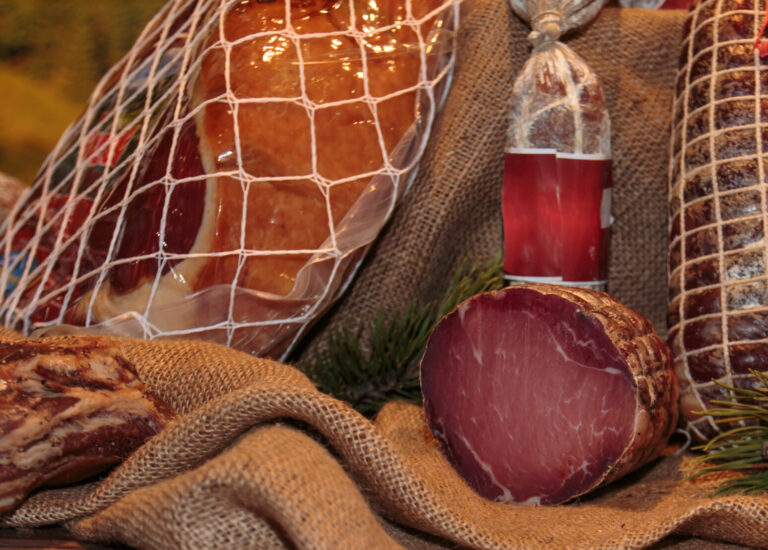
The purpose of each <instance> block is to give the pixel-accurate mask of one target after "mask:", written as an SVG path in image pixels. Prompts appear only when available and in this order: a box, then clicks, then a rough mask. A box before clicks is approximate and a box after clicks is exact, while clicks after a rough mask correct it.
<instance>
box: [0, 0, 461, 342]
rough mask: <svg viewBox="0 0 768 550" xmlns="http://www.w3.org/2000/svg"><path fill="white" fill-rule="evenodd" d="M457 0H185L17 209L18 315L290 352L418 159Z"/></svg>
mask: <svg viewBox="0 0 768 550" xmlns="http://www.w3.org/2000/svg"><path fill="white" fill-rule="evenodd" d="M458 3H459V0H419V1H412V0H379V1H377V2H370V1H363V0H349V1H347V0H336V1H331V0H316V1H304V2H297V1H289V0H285V2H279V1H275V2H260V1H257V0H250V1H249V0H245V1H234V0H228V1H225V0H220V1H219V0H197V1H194V0H173V1H170V2H169V3H168V4H167V5H166V7H165V8H164V9H163V10H162V11H161V13H159V14H158V15H157V17H155V18H154V19H153V21H152V22H151V23H150V24H149V25H148V26H147V28H146V29H145V30H144V32H143V33H142V35H141V36H140V38H139V39H138V41H137V43H136V44H135V46H134V47H133V49H132V50H131V51H130V52H129V54H128V55H127V56H126V57H125V58H124V59H123V61H122V62H121V63H120V64H118V65H117V66H116V67H114V68H113V69H112V70H111V71H110V72H109V73H108V74H107V75H106V76H105V78H104V79H103V80H102V81H101V83H100V84H99V85H98V86H97V88H96V90H95V91H94V93H93V95H92V97H91V99H90V102H89V104H88V107H87V109H86V111H85V114H84V115H83V116H82V118H81V119H80V120H78V121H77V122H76V123H75V124H74V125H73V126H72V127H70V128H69V130H68V131H67V132H66V134H65V135H64V136H63V137H62V139H61V140H60V142H59V143H58V145H57V146H56V148H55V149H54V151H53V152H52V154H51V155H50V156H49V158H48V160H47V161H46V163H45V164H44V166H43V168H42V169H41V171H40V174H39V176H38V178H37V180H36V181H35V183H34V185H33V187H32V189H31V190H30V192H29V194H28V195H27V196H26V198H25V199H24V200H22V201H21V202H20V203H19V204H18V206H17V207H16V208H15V210H14V211H13V212H12V213H11V215H10V216H9V219H8V221H7V223H6V224H5V226H4V235H3V243H2V246H3V260H2V262H3V263H2V275H1V276H0V288H3V289H4V292H5V299H4V301H3V303H2V306H0V315H2V321H3V323H4V324H5V325H6V326H10V327H15V328H17V329H21V330H23V331H25V332H30V331H33V330H35V329H37V330H38V332H45V331H46V329H48V328H49V327H55V326H58V325H77V326H87V327H91V330H92V331H94V332H102V333H112V334H120V335H127V336H134V337H145V338H154V337H176V338H180V337H196V338H206V339H208V340H211V341H215V342H218V343H223V344H226V345H230V346H233V347H237V348H240V349H244V350H248V351H250V352H253V353H258V354H269V355H272V356H276V357H280V356H283V355H284V354H285V353H286V352H287V350H289V349H290V347H291V346H292V345H293V343H295V342H296V341H297V339H298V337H299V336H300V334H301V333H302V331H303V330H304V329H305V328H306V327H307V326H308V325H309V324H310V323H311V321H312V320H313V319H315V318H316V317H317V316H318V314H319V313H321V312H322V311H324V310H325V309H327V307H328V306H329V305H330V304H331V302H332V301H333V300H334V299H335V298H336V297H337V296H338V295H339V294H340V293H341V292H342V291H343V289H344V287H345V286H346V285H347V284H348V282H349V280H350V278H351V276H352V274H353V272H354V271H355V269H356V268H357V266H358V264H359V263H360V261H361V259H362V256H363V253H364V251H365V249H366V247H367V246H368V245H369V244H370V243H371V241H372V240H373V239H374V238H375V237H376V235H377V233H378V232H379V230H380V229H381V227H382V226H383V224H384V223H385V221H386V219H387V218H388V217H389V215H390V214H391V212H392V210H393V208H394V206H395V204H396V202H397V200H398V199H399V197H401V196H402V194H403V192H404V191H405V190H406V189H407V187H408V185H409V183H410V181H411V179H412V176H413V174H414V172H415V167H416V165H417V163H418V160H419V158H420V155H421V152H422V150H423V149H424V147H425V144H426V139H427V136H428V133H429V128H430V125H431V122H432V120H433V117H434V114H435V111H436V109H437V108H438V106H439V104H440V102H441V99H442V96H443V95H444V92H445V89H446V87H447V82H448V80H449V76H450V72H451V67H452V62H453V57H452V56H453V50H452V40H453V34H452V29H453V28H455V26H456V24H457V21H456V18H457V17H458V11H459V10H458ZM56 330H61V329H56ZM49 332H50V329H49Z"/></svg>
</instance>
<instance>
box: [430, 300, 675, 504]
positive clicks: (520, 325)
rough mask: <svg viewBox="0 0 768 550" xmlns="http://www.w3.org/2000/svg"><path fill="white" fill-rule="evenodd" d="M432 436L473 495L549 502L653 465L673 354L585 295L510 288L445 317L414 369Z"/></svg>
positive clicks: (625, 316) (669, 428)
mask: <svg viewBox="0 0 768 550" xmlns="http://www.w3.org/2000/svg"><path fill="white" fill-rule="evenodd" d="M421 383H422V392H423V395H424V408H425V412H426V416H427V421H428V423H429V426H430V428H431V430H432V432H433V433H434V434H435V436H436V437H437V438H438V439H439V440H440V441H441V443H442V444H443V448H444V450H445V452H446V454H447V455H448V457H449V459H450V460H451V461H452V462H453V464H454V466H455V467H456V469H457V470H458V472H459V473H460V474H461V475H462V476H463V477H464V478H465V479H466V481H467V482H468V483H469V484H470V485H471V486H472V487H474V488H475V489H476V490H477V492H478V493H480V494H481V495H483V496H485V497H487V498H490V499H495V500H499V501H504V502H515V503H521V504H558V503H562V502H565V501H567V500H569V499H571V498H573V497H576V496H578V495H582V494H584V493H586V492H588V491H590V490H591V489H594V488H595V487H597V486H599V485H602V484H605V483H609V482H611V481H613V480H616V479H618V478H619V477H621V476H623V475H625V474H627V473H629V472H630V471H632V470H634V469H636V468H638V467H640V466H642V465H643V464H645V463H647V462H648V461H649V460H652V459H653V458H655V457H657V456H658V455H659V454H660V453H661V451H662V450H663V448H664V445H665V444H666V442H667V440H668V438H669V436H670V435H671V434H672V432H673V430H674V428H675V425H676V423H677V417H678V414H677V399H678V386H677V380H676V377H675V374H674V372H673V370H672V365H671V354H670V352H669V349H668V348H667V346H666V344H665V343H664V341H663V340H661V339H660V338H659V337H658V336H656V334H655V333H654V332H653V328H652V327H651V325H650V323H649V322H648V321H647V320H646V319H645V318H644V317H642V316H641V315H640V314H638V313H636V312H634V311H632V310H630V309H628V308H626V307H625V306H623V305H622V304H621V303H619V302H617V301H616V300H614V299H613V298H611V297H609V296H607V295H605V294H601V293H598V292H595V291H590V290H586V289H579V288H566V287H560V286H554V285H520V286H514V287H509V288H506V289H504V290H501V291H498V292H492V293H486V294H481V295H479V296H476V297H474V298H471V299H469V300H467V301H465V302H464V303H462V304H461V305H460V306H459V307H458V308H457V309H456V310H455V311H454V312H452V313H451V314H449V315H448V316H446V317H445V318H444V319H443V320H442V321H441V322H440V323H439V324H438V326H437V327H436V329H435V331H434V333H433V334H432V336H431V337H430V340H429V343H428V345H427V350H426V352H425V355H424V358H423V359H422V363H421Z"/></svg>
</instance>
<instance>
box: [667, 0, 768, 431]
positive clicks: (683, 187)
mask: <svg viewBox="0 0 768 550" xmlns="http://www.w3.org/2000/svg"><path fill="white" fill-rule="evenodd" d="M763 14H764V8H763V7H762V5H761V4H760V3H758V2H753V1H752V0H735V1H733V0H728V1H727V2H726V1H723V0H705V1H699V2H696V3H695V4H694V6H693V8H692V10H691V12H690V13H689V15H688V19H687V20H686V24H685V39H684V41H683V45H682V50H681V59H680V69H679V71H678V74H677V87H676V97H675V103H674V124H673V132H672V143H671V145H672V160H671V164H670V179H669V205H670V208H669V215H670V225H669V239H670V241H669V342H670V345H671V348H672V352H673V354H674V362H675V369H676V370H677V373H678V376H679V379H680V390H681V401H680V404H681V414H682V416H683V418H684V420H685V421H686V425H687V427H688V428H689V429H690V431H691V432H692V434H693V435H694V437H696V438H697V439H699V440H703V439H707V438H708V437H711V436H713V435H715V434H716V433H717V432H718V431H720V429H721V426H720V425H718V424H715V423H714V421H713V419H712V417H710V416H706V415H701V414H698V412H699V411H702V410H704V409H707V408H709V407H710V406H711V404H712V400H714V399H725V398H727V391H726V390H724V389H723V388H722V387H721V386H719V385H718V384H716V383H715V382H716V381H717V382H721V383H723V384H726V385H728V386H736V387H747V388H748V387H750V386H751V385H752V384H753V383H754V378H753V377H752V376H751V375H750V374H749V369H758V370H766V369H768V322H767V321H768V274H767V273H766V255H765V248H766V246H765V245H766V241H765V231H766V212H767V211H768V208H766V199H765V196H766V191H768V187H767V186H766V183H765V182H766V175H765V170H766V168H765V166H766V165H765V160H766V153H765V151H766V144H768V132H766V129H765V126H763V125H764V124H765V123H766V122H768V101H766V99H765V90H766V84H768V79H766V76H767V75H768V72H766V60H765V59H761V58H760V57H759V55H758V52H757V51H756V50H755V47H754V42H755V32H756V30H757V29H758V28H759V23H760V21H761V20H762V18H763ZM761 90H762V93H761Z"/></svg>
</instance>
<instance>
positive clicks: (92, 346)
mask: <svg viewBox="0 0 768 550" xmlns="http://www.w3.org/2000/svg"><path fill="white" fill-rule="evenodd" d="M173 416H174V413H173V411H172V410H171V409H170V408H169V407H168V406H167V405H165V404H164V403H163V402H162V401H160V400H159V399H157V398H155V397H153V396H151V395H149V394H148V393H147V391H146V388H145V387H144V384H143V383H142V382H141V381H140V380H139V379H138V377H137V375H136V371H135V369H134V367H133V365H131V363H129V362H128V361H127V360H126V359H125V358H124V357H123V356H122V355H121V354H120V352H119V351H117V350H116V349H113V348H110V347H105V346H104V345H103V344H101V343H100V342H99V341H98V340H96V339H94V338H81V339H77V340H71V341H68V342H67V343H66V344H62V345H53V344H49V343H44V342H43V341H34V340H24V341H18V342H17V341H14V342H0V513H2V512H6V511H8V510H10V509H12V508H14V507H15V506H16V505H17V504H18V503H19V502H20V501H22V500H23V499H24V498H25V497H26V496H27V494H29V492H30V491H32V490H33V489H35V488H36V487H38V486H40V485H42V484H63V483H71V482H74V481H78V480H80V479H83V478H85V477H88V476H90V475H92V474H94V473H97V472H99V471H100V470H103V469H104V468H106V467H108V466H111V465H113V464H115V463H117V462H120V461H122V460H123V459H125V458H126V457H127V456H128V455H129V454H130V453H131V452H133V451H134V450H135V449H136V448H137V447H139V446H140V445H141V444H142V443H144V441H146V440H147V439H148V438H149V437H151V436H152V435H154V434H155V433H157V432H158V431H159V430H160V429H161V428H162V427H163V426H164V425H165V424H166V423H167V422H168V420H169V419H171V418H172V417H173Z"/></svg>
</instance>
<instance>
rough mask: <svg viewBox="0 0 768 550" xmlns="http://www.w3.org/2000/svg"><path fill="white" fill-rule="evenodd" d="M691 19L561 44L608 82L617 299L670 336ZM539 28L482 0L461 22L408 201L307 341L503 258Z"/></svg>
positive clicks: (654, 14) (623, 22) (577, 36)
mask: <svg viewBox="0 0 768 550" xmlns="http://www.w3.org/2000/svg"><path fill="white" fill-rule="evenodd" d="M684 16H685V14H684V12H682V11H652V10H635V9H620V8H606V9H604V10H603V11H602V12H600V14H599V15H598V17H597V18H596V19H595V20H594V21H593V22H592V23H591V24H590V25H588V26H587V27H586V28H583V29H580V30H578V31H576V32H572V33H569V34H566V35H564V36H563V37H562V41H563V42H564V43H566V44H567V45H569V46H570V47H572V48H573V49H574V50H575V51H576V53H578V54H579V55H580V56H582V57H583V58H584V60H585V61H586V62H587V65H589V67H591V68H592V70H593V71H594V72H595V74H596V75H597V76H598V78H599V79H600V81H601V83H602V87H603V92H604V94H605V96H606V102H607V105H608V110H609V113H610V117H611V126H612V128H611V136H612V137H611V147H612V154H613V176H612V177H613V205H612V215H613V217H614V224H613V227H612V230H611V231H612V237H611V244H610V246H611V251H610V256H609V266H608V269H609V273H608V292H609V293H610V294H612V295H613V296H615V297H616V298H618V299H619V300H620V301H622V302H623V303H625V304H626V305H628V306H629V307H631V308H633V309H635V310H637V311H639V312H640V313H642V314H643V315H645V316H646V317H647V318H648V319H649V320H650V321H651V322H652V323H653V325H654V327H655V328H656V330H657V331H658V332H660V333H661V334H662V335H663V334H664V333H665V332H666V322H665V319H666V304H667V297H666V296H667V295H666V288H667V273H666V250H667V241H666V230H667V190H666V185H667V168H668V151H667V148H668V143H669V135H670V117H671V110H672V91H673V85H674V84H673V83H674V77H675V72H676V70H677V60H678V51H679V45H680V42H681V40H682V24H683V19H684ZM529 32H530V28H529V27H528V26H527V25H526V24H525V23H523V22H522V21H521V20H519V19H518V18H517V17H515V16H514V15H513V14H512V10H511V9H510V8H509V6H508V5H507V2H506V1H501V0H476V1H475V2H474V8H473V9H472V11H471V12H470V13H469V14H468V16H467V17H466V18H465V20H464V22H463V23H462V29H461V32H460V33H459V40H458V57H457V65H456V72H455V78H454V81H453V85H452V88H451V92H450V95H449V97H448V99H447V101H446V103H445V105H444V108H443V110H442V114H441V116H440V117H439V118H438V119H437V121H436V124H435V127H434V130H433V135H432V139H431V141H430V143H429V147H428V149H427V151H426V153H425V156H424V157H423V159H422V162H421V167H420V171H419V174H418V175H417V178H416V180H415V182H414V184H413V187H412V188H411V190H410V192H409V195H408V196H406V197H405V200H404V201H403V202H402V203H401V204H400V206H399V207H398V209H397V210H396V211H395V213H394V216H393V219H392V220H391V223H390V224H389V225H388V226H387V227H386V228H385V230H384V231H383V232H382V234H381V235H380V236H379V238H378V240H377V242H376V244H375V245H374V247H373V248H372V250H371V252H370V253H369V255H368V257H367V259H366V261H365V263H364V265H363V266H362V268H361V270H360V272H359V273H358V275H357V277H356V278H355V280H354V282H353V283H352V286H351V287H350V289H349V290H348V291H347V293H346V294H345V296H343V297H342V299H341V301H340V303H338V304H337V307H336V308H335V310H334V311H333V312H332V314H331V315H329V316H327V317H326V319H325V320H324V321H322V322H320V323H319V324H318V325H317V326H316V327H315V330H314V335H316V337H314V338H312V339H311V340H310V341H309V343H308V344H307V343H306V342H305V346H304V348H305V351H304V354H305V355H306V354H308V353H311V352H312V351H313V350H314V349H315V348H317V347H322V346H323V345H324V343H325V341H326V337H327V333H328V331H331V330H334V329H336V328H338V327H339V326H341V325H343V324H354V323H356V322H357V320H359V319H371V318H373V317H374V316H375V314H376V312H377V311H378V310H379V308H383V309H384V310H385V311H397V310H401V309H403V308H404V307H405V305H406V304H407V302H408V300H410V299H411V298H418V299H421V300H425V301H427V300H432V299H436V298H437V297H439V296H440V295H441V293H442V292H443V291H444V289H445V287H446V285H447V284H448V281H449V280H450V277H451V275H452V274H453V270H454V267H455V265H456V262H457V261H458V260H459V259H460V258H461V257H462V256H467V255H468V256H471V257H492V256H495V255H497V254H499V253H500V251H501V247H502V222H501V180H502V175H503V169H504V145H505V142H506V137H507V121H508V115H509V107H510V100H511V91H512V85H513V83H514V81H515V77H516V76H517V74H518V72H519V71H520V69H521V68H522V66H523V64H524V63H525V61H526V60H527V59H528V57H529V55H530V45H529V43H528V40H527V39H526V36H527V34H528V33H529Z"/></svg>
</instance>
